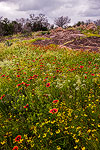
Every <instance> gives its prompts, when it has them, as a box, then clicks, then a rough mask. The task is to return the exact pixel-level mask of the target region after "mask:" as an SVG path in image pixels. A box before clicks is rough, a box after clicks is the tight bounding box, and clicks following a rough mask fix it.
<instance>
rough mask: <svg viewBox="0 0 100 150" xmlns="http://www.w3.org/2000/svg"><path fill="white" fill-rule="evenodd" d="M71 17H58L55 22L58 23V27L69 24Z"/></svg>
mask: <svg viewBox="0 0 100 150" xmlns="http://www.w3.org/2000/svg"><path fill="white" fill-rule="evenodd" d="M70 21H71V19H69V18H68V16H66V17H63V16H61V17H58V18H56V19H55V20H54V24H55V25H57V26H58V27H64V25H66V26H67V24H68V23H70Z"/></svg>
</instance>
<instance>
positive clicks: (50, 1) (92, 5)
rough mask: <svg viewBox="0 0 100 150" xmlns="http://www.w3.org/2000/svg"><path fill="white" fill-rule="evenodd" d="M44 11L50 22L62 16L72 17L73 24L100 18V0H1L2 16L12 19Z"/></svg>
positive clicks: (0, 9) (0, 11)
mask: <svg viewBox="0 0 100 150" xmlns="http://www.w3.org/2000/svg"><path fill="white" fill-rule="evenodd" d="M39 13H43V14H45V15H46V17H47V18H48V20H49V22H50V23H53V21H54V19H55V18H57V17H60V16H68V17H69V18H71V24H75V23H77V22H78V21H82V20H83V21H86V20H88V19H91V20H97V19H100V0H0V16H3V17H4V18H5V17H7V18H8V19H10V20H14V19H17V18H22V17H23V18H28V17H29V14H36V15H38V14H39Z"/></svg>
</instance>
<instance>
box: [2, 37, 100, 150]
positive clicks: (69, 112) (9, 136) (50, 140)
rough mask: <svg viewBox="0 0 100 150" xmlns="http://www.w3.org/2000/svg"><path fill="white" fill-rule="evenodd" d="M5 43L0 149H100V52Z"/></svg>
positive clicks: (13, 41)
mask: <svg viewBox="0 0 100 150" xmlns="http://www.w3.org/2000/svg"><path fill="white" fill-rule="evenodd" d="M34 41H35V40H32V39H30V40H24V41H23V40H20V39H19V38H15V39H13V40H9V42H12V45H10V46H9V45H7V44H5V41H4V42H1V43H0V150H100V53H96V52H89V51H88V50H86V51H82V50H70V49H67V48H60V47H59V46H56V45H49V46H41V45H34V44H33V42H34Z"/></svg>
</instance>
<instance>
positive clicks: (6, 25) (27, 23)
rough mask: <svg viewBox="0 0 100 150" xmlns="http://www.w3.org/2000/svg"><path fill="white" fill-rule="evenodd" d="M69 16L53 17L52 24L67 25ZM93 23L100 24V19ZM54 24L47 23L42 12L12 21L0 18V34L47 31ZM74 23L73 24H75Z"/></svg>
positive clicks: (88, 21) (81, 22)
mask: <svg viewBox="0 0 100 150" xmlns="http://www.w3.org/2000/svg"><path fill="white" fill-rule="evenodd" d="M70 20H71V19H70V18H68V16H66V17H63V16H61V17H58V18H55V20H54V24H55V25H56V26H58V27H65V28H66V27H67V25H68V23H70ZM90 22H91V20H87V22H86V23H90ZM84 23H85V22H83V21H79V22H78V23H77V24H75V25H77V26H79V25H80V24H84ZM94 23H95V24H96V25H97V26H98V25H99V26H100V20H97V21H94ZM54 24H52V25H51V24H50V23H48V19H47V17H46V16H45V15H44V14H39V15H38V16H35V15H34V14H30V15H29V18H27V19H25V18H21V19H16V20H14V21H10V20H9V19H8V18H3V17H1V18H0V36H7V35H13V34H17V33H31V32H34V31H47V30H49V29H53V28H54ZM75 25H74V26H75Z"/></svg>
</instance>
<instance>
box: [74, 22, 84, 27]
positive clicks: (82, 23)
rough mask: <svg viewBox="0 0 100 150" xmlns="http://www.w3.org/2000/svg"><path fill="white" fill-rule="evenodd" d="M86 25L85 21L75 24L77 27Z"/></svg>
mask: <svg viewBox="0 0 100 150" xmlns="http://www.w3.org/2000/svg"><path fill="white" fill-rule="evenodd" d="M84 24H85V23H84V21H78V22H77V23H76V24H75V26H78V27H79V26H80V25H84Z"/></svg>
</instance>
